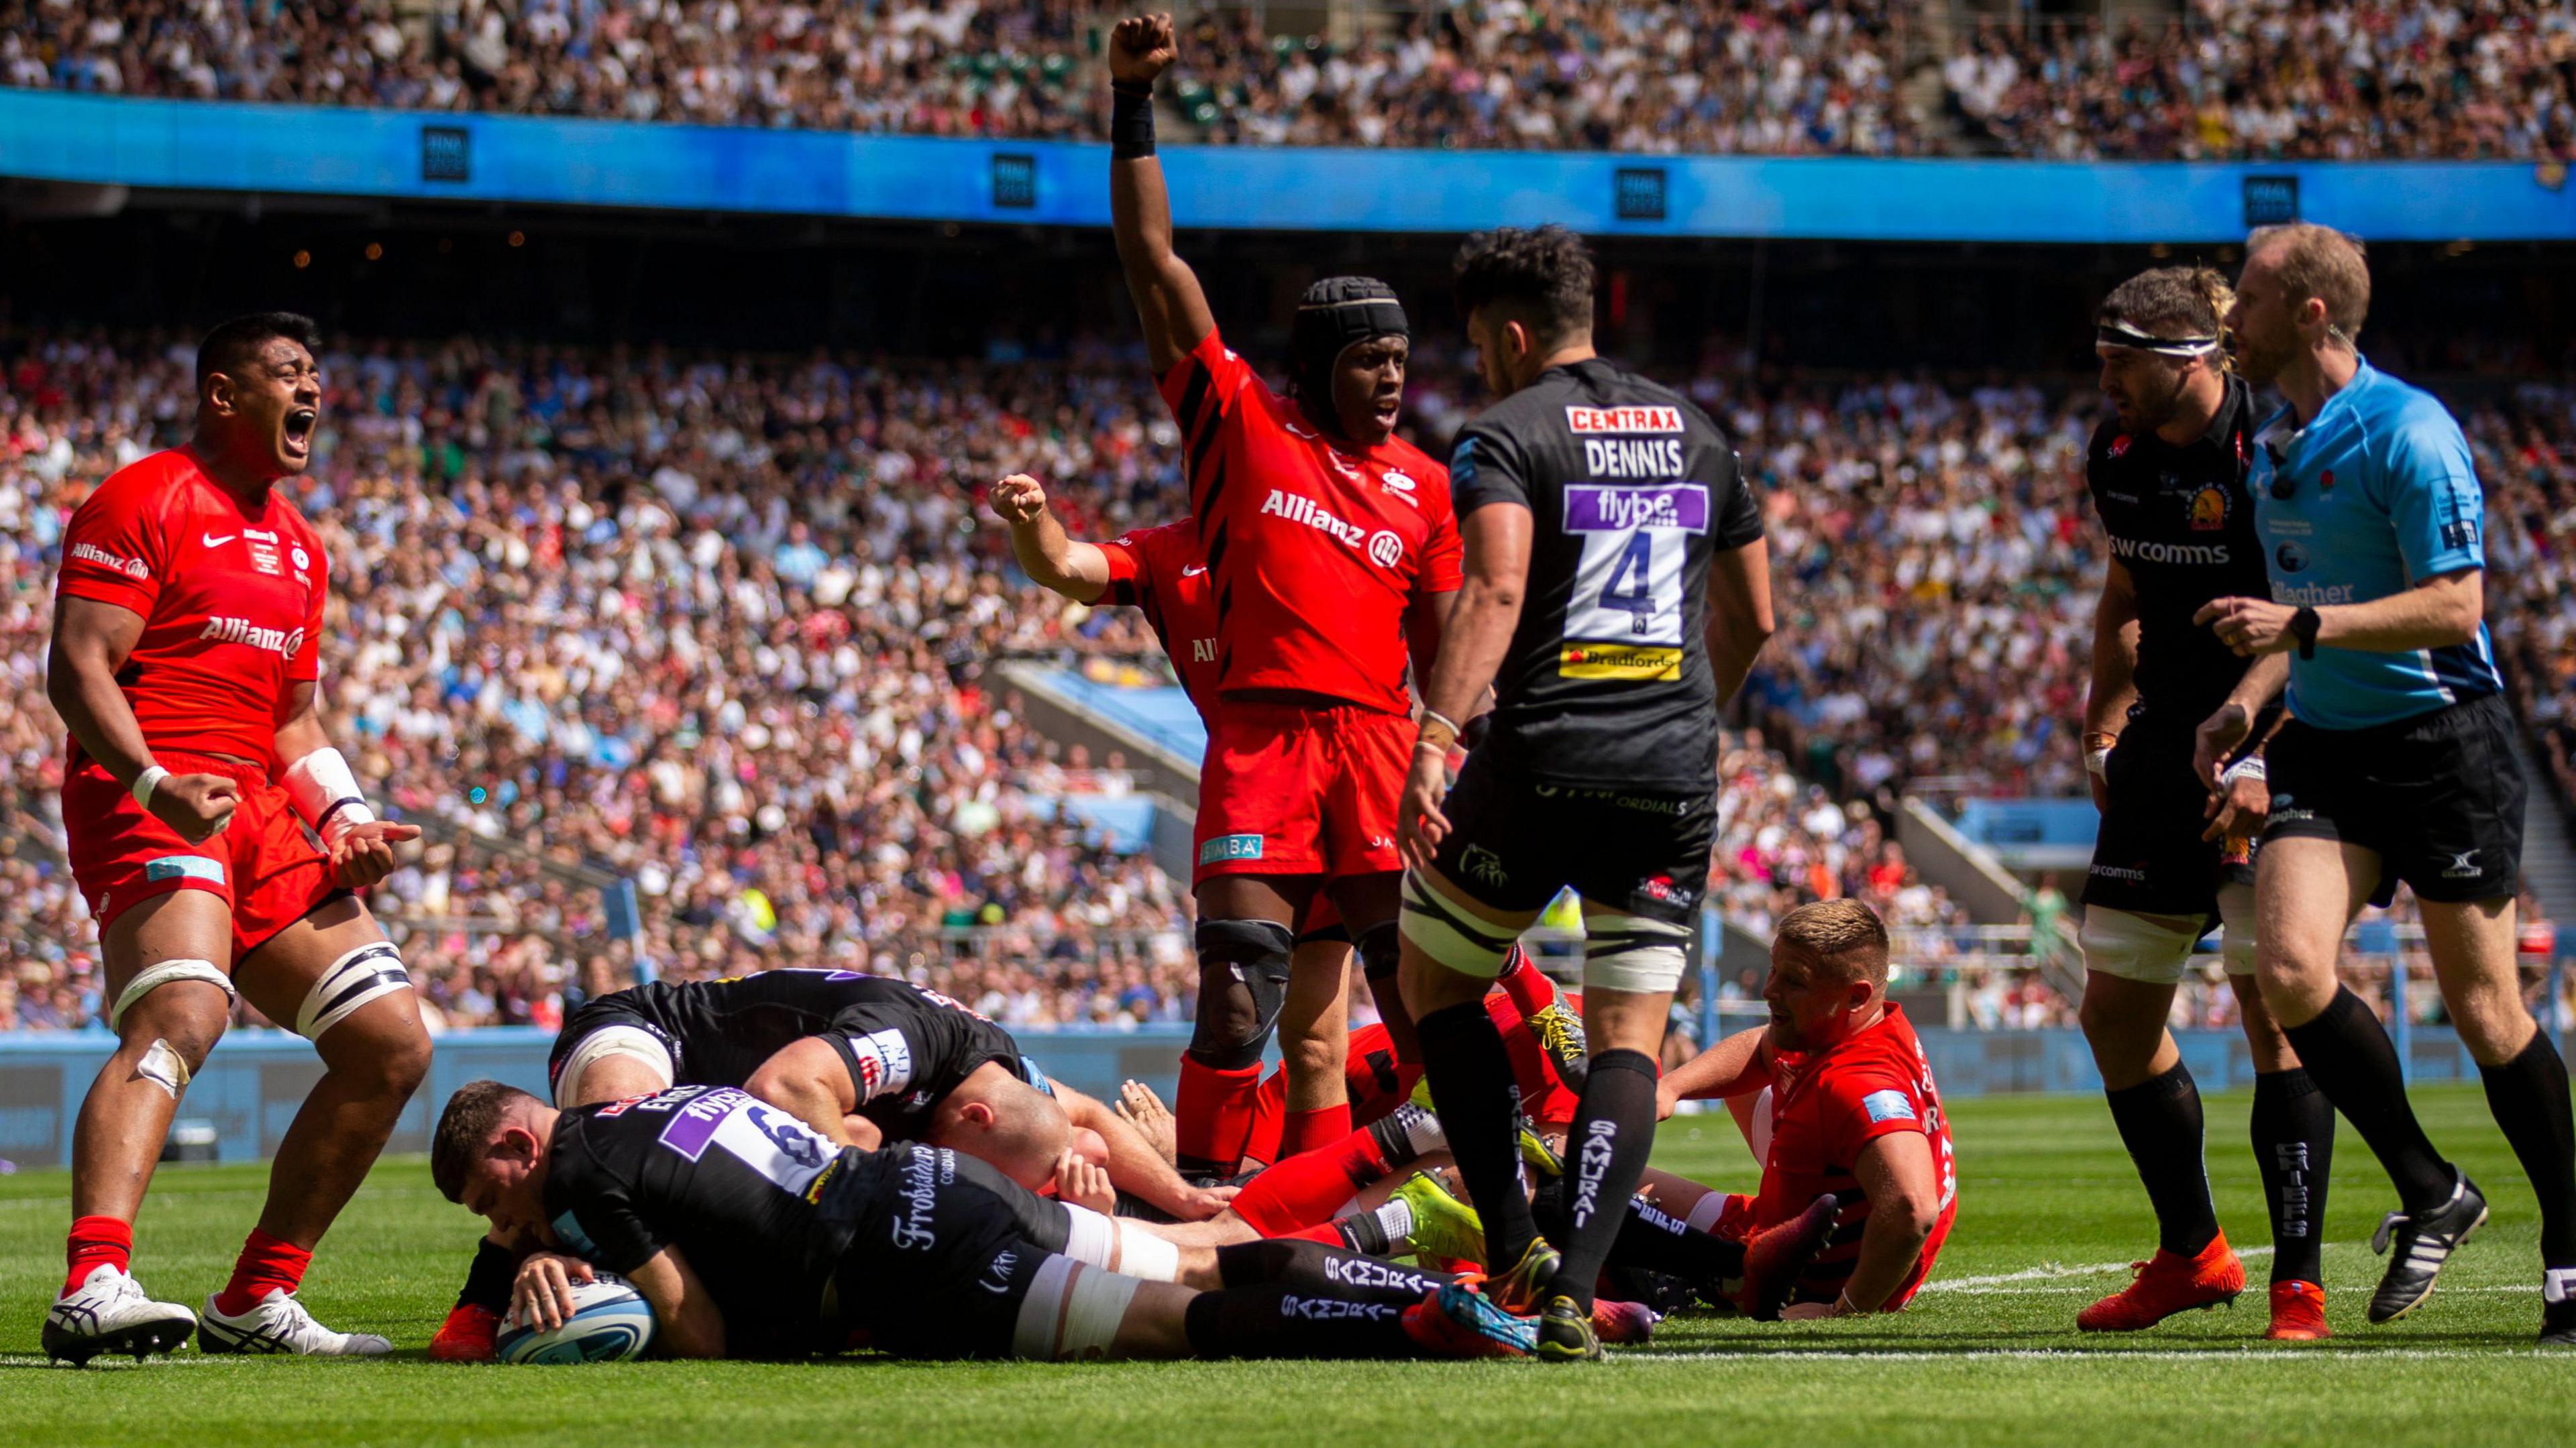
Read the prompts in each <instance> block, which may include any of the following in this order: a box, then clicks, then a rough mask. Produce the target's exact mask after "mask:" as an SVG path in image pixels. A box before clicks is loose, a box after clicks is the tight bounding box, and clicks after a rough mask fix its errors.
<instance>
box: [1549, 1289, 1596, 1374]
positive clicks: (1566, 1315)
mask: <svg viewBox="0 0 2576 1448" xmlns="http://www.w3.org/2000/svg"><path fill="white" fill-rule="evenodd" d="M1537 1327H1538V1346H1537V1347H1536V1348H1535V1349H1533V1350H1532V1352H1531V1356H1533V1357H1536V1358H1538V1359H1539V1360H1540V1361H1541V1362H1552V1363H1597V1362H1599V1361H1601V1360H1602V1359H1603V1358H1605V1357H1608V1356H1609V1354H1608V1353H1605V1352H1603V1351H1602V1350H1601V1337H1600V1334H1599V1333H1597V1332H1595V1331H1594V1330H1593V1327H1592V1314H1591V1313H1589V1312H1586V1311H1584V1310H1583V1309H1582V1307H1580V1306H1578V1305H1577V1304H1576V1303H1575V1300H1574V1299H1573V1298H1571V1297H1567V1296H1565V1295H1564V1294H1562V1293H1559V1294H1558V1295H1556V1296H1553V1297H1550V1298H1549V1299H1548V1300H1547V1306H1546V1307H1544V1308H1542V1309H1541V1310H1540V1311H1539V1315H1538V1323H1537Z"/></svg>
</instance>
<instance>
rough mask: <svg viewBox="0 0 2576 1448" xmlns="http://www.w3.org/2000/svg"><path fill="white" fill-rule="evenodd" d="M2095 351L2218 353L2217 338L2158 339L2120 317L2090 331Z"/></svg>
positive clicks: (2176, 354) (2170, 354)
mask: <svg viewBox="0 0 2576 1448" xmlns="http://www.w3.org/2000/svg"><path fill="white" fill-rule="evenodd" d="M2093 345H2094V346H2096V347H2126V348H2128V349H2129V350H2130V351H2133V352H2153V353H2156V354H2157V355H2159V356H2163V357H2206V356H2208V355H2209V354H2210V353H2212V352H2215V351H2217V350H2218V339H2217V338H2216V337H2159V336H2157V335H2156V334H2154V333H2153V332H2150V331H2148V330H2146V329H2145V328H2143V327H2140V326H2138V325H2136V324H2135V323H2133V322H2130V321H2129V320H2127V319H2126V318H2123V317H2114V318H2112V319H2111V320H2110V321H2107V322H2103V323H2101V324H2099V325H2097V326H2095V327H2094V329H2093Z"/></svg>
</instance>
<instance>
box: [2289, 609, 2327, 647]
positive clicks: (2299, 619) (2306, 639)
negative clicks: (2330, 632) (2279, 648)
mask: <svg viewBox="0 0 2576 1448" xmlns="http://www.w3.org/2000/svg"><path fill="white" fill-rule="evenodd" d="M2319 622H2321V620H2319V619H2318V617H2317V611H2316V610H2315V609H2313V608H2301V609H2300V610H2299V611H2298V612H2297V613H2294V614H2291V615H2290V637H2292V638H2294V639H2297V640H2298V641H2299V657H2300V658H2303V659H2313V658H2315V657H2316V656H2317V624H2318V623H2319Z"/></svg>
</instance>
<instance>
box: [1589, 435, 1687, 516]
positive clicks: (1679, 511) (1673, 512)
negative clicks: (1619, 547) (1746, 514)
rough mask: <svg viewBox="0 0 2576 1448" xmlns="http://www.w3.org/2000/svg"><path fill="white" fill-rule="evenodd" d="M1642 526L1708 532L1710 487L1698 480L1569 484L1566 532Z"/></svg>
mask: <svg viewBox="0 0 2576 1448" xmlns="http://www.w3.org/2000/svg"><path fill="white" fill-rule="evenodd" d="M1676 446H1678V444H1676ZM1639 528H1662V529H1671V530H1675V531H1679V532H1685V533H1705V532H1707V531H1708V489H1707V488H1706V487H1704V486H1702V485H1701V484H1698V483H1667V484H1665V485H1663V486H1661V487H1655V488H1613V487H1603V486H1601V485H1598V484H1593V483H1574V484H1569V485H1568V486H1567V487H1566V490H1565V531H1566V532H1568V533H1628V532H1634V531H1635V530H1637V529H1639Z"/></svg>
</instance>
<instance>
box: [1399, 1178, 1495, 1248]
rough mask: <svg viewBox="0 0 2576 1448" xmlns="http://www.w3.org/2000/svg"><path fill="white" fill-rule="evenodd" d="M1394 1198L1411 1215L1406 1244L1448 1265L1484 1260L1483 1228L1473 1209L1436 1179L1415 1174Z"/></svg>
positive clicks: (1483, 1225) (1482, 1223)
mask: <svg viewBox="0 0 2576 1448" xmlns="http://www.w3.org/2000/svg"><path fill="white" fill-rule="evenodd" d="M1392 1195H1393V1197H1394V1198H1395V1199H1396V1200H1397V1201H1400V1202H1403V1203H1404V1205H1405V1207H1406V1208H1407V1209H1408V1210H1410V1211H1411V1212H1412V1213H1413V1230H1412V1231H1410V1232H1408V1233H1406V1234H1405V1238H1404V1240H1405V1244H1406V1245H1407V1246H1409V1247H1411V1248H1412V1249H1413V1250H1414V1251H1415V1252H1416V1253H1419V1254H1421V1255H1423V1256H1426V1257H1437V1258H1442V1259H1444V1260H1447V1261H1451V1262H1482V1261H1484V1260H1485V1224H1484V1222H1483V1221H1481V1220H1480V1219H1478V1217H1477V1216H1476V1209H1475V1208H1474V1207H1471V1206H1469V1205H1467V1204H1466V1203H1465V1202H1462V1201H1460V1200H1458V1199H1457V1198H1456V1197H1453V1196H1451V1195H1449V1192H1448V1190H1447V1189H1446V1188H1444V1187H1442V1186H1441V1185H1440V1181H1439V1179H1438V1178H1436V1177H1434V1176H1432V1175H1431V1174H1430V1173H1428V1172H1415V1173H1414V1174H1413V1175H1412V1177H1410V1178H1409V1179H1407V1180H1406V1182H1405V1183H1404V1185H1402V1186H1400V1187H1397V1188H1396V1189H1395V1191H1394V1192H1393V1193H1392Z"/></svg>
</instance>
